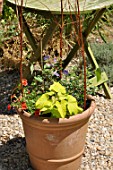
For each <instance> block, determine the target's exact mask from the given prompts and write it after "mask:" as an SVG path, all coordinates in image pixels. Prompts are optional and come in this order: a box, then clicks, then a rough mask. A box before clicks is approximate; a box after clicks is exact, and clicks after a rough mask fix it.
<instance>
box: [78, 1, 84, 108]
mask: <svg viewBox="0 0 113 170" xmlns="http://www.w3.org/2000/svg"><path fill="white" fill-rule="evenodd" d="M77 8H78V9H77V11H78V19H79V37H80V45H81V51H82V57H83V63H84V109H85V108H86V57H85V54H84V42H83V36H82V24H81V19H80V9H79V2H78V0H77Z"/></svg>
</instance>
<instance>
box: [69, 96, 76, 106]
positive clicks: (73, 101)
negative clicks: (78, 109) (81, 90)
mask: <svg viewBox="0 0 113 170" xmlns="http://www.w3.org/2000/svg"><path fill="white" fill-rule="evenodd" d="M67 99H68V102H69V103H74V104H77V100H76V98H75V97H73V96H71V95H68V96H67Z"/></svg>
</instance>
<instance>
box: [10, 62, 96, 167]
mask: <svg viewBox="0 0 113 170" xmlns="http://www.w3.org/2000/svg"><path fill="white" fill-rule="evenodd" d="M46 66H47V62H46ZM50 70H51V69H50V68H46V69H45V73H47V72H49V74H47V77H45V73H44V72H43V74H44V75H42V74H41V75H38V76H34V79H33V81H32V82H31V83H30V84H29V83H28V81H27V80H26V79H22V85H23V95H22V94H21V92H20V90H21V84H19V85H18V88H16V92H13V95H12V97H11V98H12V101H13V102H12V106H13V107H14V108H15V107H16V110H17V112H18V113H19V115H20V117H21V118H22V122H23V128H24V132H25V139H26V144H27V151H28V154H29V157H30V161H31V164H32V166H33V168H34V169H36V170H43V169H44V170H46V169H49V170H53V169H55V170H57V169H61V170H66V169H71V170H75V169H76V170H77V169H78V168H79V166H80V163H81V158H82V154H83V152H84V145H85V136H86V132H87V126H88V121H89V118H90V116H91V115H92V114H93V112H94V109H95V101H94V100H93V99H92V97H91V96H87V102H86V103H87V106H86V108H85V109H84V108H83V88H82V87H83V83H81V82H82V81H81V79H80V76H81V75H78V76H77V75H76V72H75V69H74V68H73V69H72V67H71V70H70V72H71V74H70V75H69V70H68V71H67V70H64V73H63V76H62V80H59V81H58V80H57V79H58V73H57V77H55V75H56V73H54V70H52V71H50ZM54 74H55V75H54ZM43 76H44V77H45V79H46V82H43ZM44 83H45V85H44ZM43 86H45V87H43ZM75 87H76V89H75ZM44 88H45V89H44ZM74 89H75V90H74ZM67 90H68V92H67ZM72 93H73V94H72ZM71 94H72V95H71ZM75 96H76V98H75ZM77 100H78V101H79V100H80V101H79V102H80V103H79V102H78V101H77ZM79 105H80V106H79Z"/></svg>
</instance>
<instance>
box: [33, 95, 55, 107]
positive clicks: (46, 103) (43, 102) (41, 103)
mask: <svg viewBox="0 0 113 170" xmlns="http://www.w3.org/2000/svg"><path fill="white" fill-rule="evenodd" d="M35 106H36V108H37V109H42V108H44V107H48V108H51V106H52V101H51V100H49V96H48V95H47V94H43V95H42V96H41V97H40V98H39V99H38V100H37V101H36V104H35Z"/></svg>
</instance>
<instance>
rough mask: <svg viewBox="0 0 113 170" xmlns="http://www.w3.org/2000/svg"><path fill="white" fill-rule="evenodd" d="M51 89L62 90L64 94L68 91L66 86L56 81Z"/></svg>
mask: <svg viewBox="0 0 113 170" xmlns="http://www.w3.org/2000/svg"><path fill="white" fill-rule="evenodd" d="M49 90H50V91H55V92H61V93H63V94H65V93H66V89H65V87H63V86H62V85H61V84H60V83H59V82H54V84H52V85H51V86H50V88H49Z"/></svg>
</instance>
